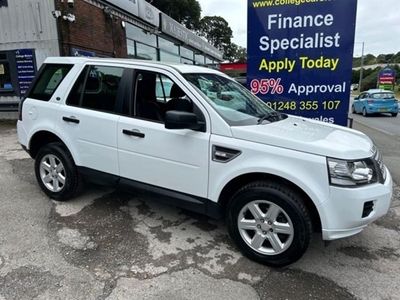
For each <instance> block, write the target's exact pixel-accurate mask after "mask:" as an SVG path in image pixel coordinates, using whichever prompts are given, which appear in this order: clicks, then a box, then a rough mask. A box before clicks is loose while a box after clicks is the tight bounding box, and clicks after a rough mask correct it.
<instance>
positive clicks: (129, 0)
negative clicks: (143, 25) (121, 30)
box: [106, 0, 139, 16]
mask: <svg viewBox="0 0 400 300" xmlns="http://www.w3.org/2000/svg"><path fill="white" fill-rule="evenodd" d="M106 1H107V2H108V3H110V4H112V5H114V6H116V7H118V8H120V9H122V10H124V11H126V12H127V13H130V14H132V15H134V16H138V15H139V6H138V0H106Z"/></svg>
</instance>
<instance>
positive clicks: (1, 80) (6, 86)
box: [0, 53, 15, 95]
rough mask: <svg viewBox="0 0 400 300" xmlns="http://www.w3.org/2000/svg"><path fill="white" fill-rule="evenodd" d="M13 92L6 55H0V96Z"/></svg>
mask: <svg viewBox="0 0 400 300" xmlns="http://www.w3.org/2000/svg"><path fill="white" fill-rule="evenodd" d="M14 91H15V87H14V84H13V82H12V76H11V69H10V63H9V61H8V58H7V54H6V53H0V95H1V94H3V93H12V92H14Z"/></svg>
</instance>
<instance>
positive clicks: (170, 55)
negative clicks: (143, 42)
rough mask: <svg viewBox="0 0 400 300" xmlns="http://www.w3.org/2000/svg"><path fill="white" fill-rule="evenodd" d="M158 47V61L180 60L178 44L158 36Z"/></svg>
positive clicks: (177, 61)
mask: <svg viewBox="0 0 400 300" xmlns="http://www.w3.org/2000/svg"><path fill="white" fill-rule="evenodd" d="M158 47H159V48H160V61H165V62H176V63H179V62H180V57H179V46H178V45H175V44H174V43H173V42H171V41H169V40H166V39H164V38H161V37H158Z"/></svg>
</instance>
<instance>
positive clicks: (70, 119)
mask: <svg viewBox="0 0 400 300" xmlns="http://www.w3.org/2000/svg"><path fill="white" fill-rule="evenodd" d="M63 120H64V121H65V122H68V123H75V124H79V120H78V119H77V118H75V117H63Z"/></svg>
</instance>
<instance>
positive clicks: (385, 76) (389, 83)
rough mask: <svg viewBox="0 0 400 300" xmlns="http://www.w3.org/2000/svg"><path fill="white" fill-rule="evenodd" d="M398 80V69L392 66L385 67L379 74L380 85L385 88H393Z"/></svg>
mask: <svg viewBox="0 0 400 300" xmlns="http://www.w3.org/2000/svg"><path fill="white" fill-rule="evenodd" d="M395 82H396V71H395V70H393V69H392V68H390V67H386V68H384V69H383V70H382V71H380V72H379V74H378V87H379V88H380V89H383V90H391V91H392V90H393V89H394V84H395Z"/></svg>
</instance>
